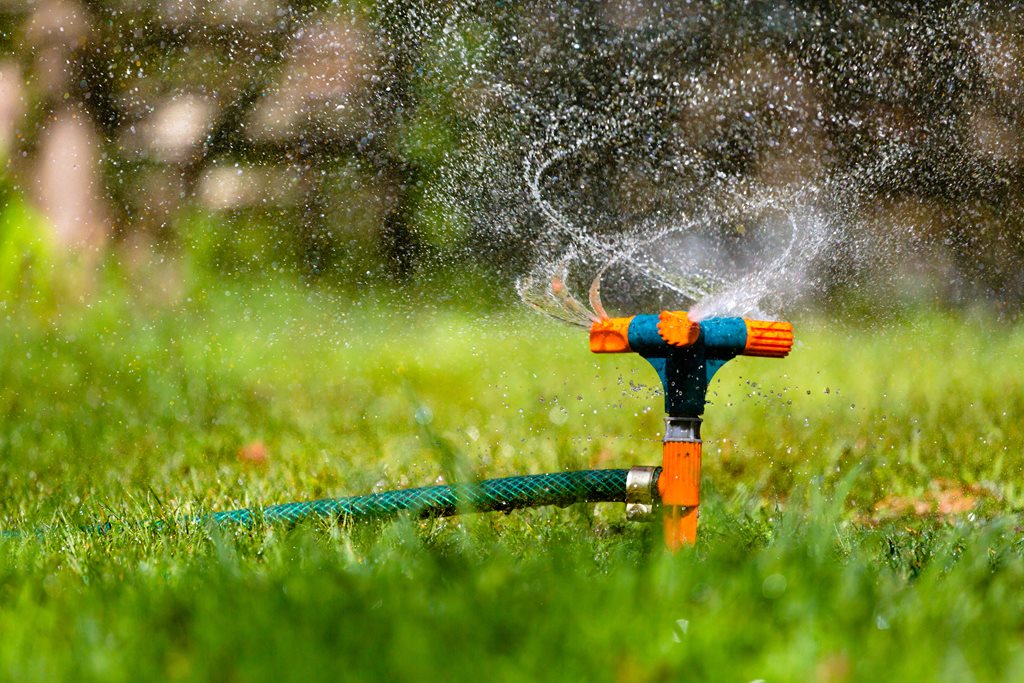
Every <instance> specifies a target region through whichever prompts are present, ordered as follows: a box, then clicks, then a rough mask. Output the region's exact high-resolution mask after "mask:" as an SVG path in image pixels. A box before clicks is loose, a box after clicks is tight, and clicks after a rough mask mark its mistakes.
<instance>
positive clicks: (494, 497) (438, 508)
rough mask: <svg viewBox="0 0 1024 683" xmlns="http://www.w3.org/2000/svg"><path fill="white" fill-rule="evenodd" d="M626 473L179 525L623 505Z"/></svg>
mask: <svg viewBox="0 0 1024 683" xmlns="http://www.w3.org/2000/svg"><path fill="white" fill-rule="evenodd" d="M628 472H629V470H581V471H579V472H556V473H555V474H530V475H526V476H519V477H505V478H504V479H488V480H485V481H482V482H479V483H476V484H456V485H454V486H425V487H423V488H416V489H402V490H399V491H385V492H384V493H373V494H370V495H366V496H352V497H350V498H323V499H321V500H312V501H307V502H300V503H282V504H281V505H271V506H270V507H266V508H262V509H241V510H227V511H225V512H214V513H211V514H209V515H204V516H202V517H192V518H187V519H184V520H181V521H184V522H187V523H198V524H207V523H213V524H216V525H218V526H236V525H240V526H247V527H248V526H252V525H254V524H256V523H257V522H258V521H260V520H263V521H264V522H266V523H270V524H281V523H284V524H296V523H298V522H301V521H303V520H305V519H309V518H332V519H336V520H337V521H339V522H358V521H363V520H371V519H388V518H391V517H395V516H397V515H399V514H401V513H403V512H407V513H409V514H410V515H412V516H413V517H420V518H423V517H447V516H449V515H454V514H457V513H459V512H492V511H495V510H505V511H507V510H518V509H520V508H528V507H540V506H543V505H560V506H563V507H564V506H566V505H572V504H573V503H624V502H625V501H626V475H627V473H628ZM168 524H169V522H168V521H164V520H151V521H148V522H146V521H140V522H134V523H116V524H115V523H111V522H103V523H100V524H87V525H85V526H82V527H79V528H80V529H81V530H82V531H85V532H90V533H98V534H105V533H108V532H110V531H113V530H114V529H115V528H117V527H121V528H124V527H133V528H149V529H158V530H159V529H163V528H166V527H167V526H168ZM52 530H53V528H50V529H46V528H42V529H36V530H35V532H24V531H17V530H9V531H0V539H2V538H10V539H17V538H24V537H25V536H27V535H30V534H33V533H34V535H35V536H37V537H40V538H41V537H42V536H43V535H44V534H46V533H48V532H49V531H52Z"/></svg>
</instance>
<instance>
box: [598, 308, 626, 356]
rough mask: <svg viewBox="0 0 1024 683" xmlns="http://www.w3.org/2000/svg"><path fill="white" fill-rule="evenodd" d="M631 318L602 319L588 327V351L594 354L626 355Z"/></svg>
mask: <svg viewBox="0 0 1024 683" xmlns="http://www.w3.org/2000/svg"><path fill="white" fill-rule="evenodd" d="M631 322H633V318H632V317H629V318H604V319H603V320H597V321H595V322H594V324H593V325H591V326H590V350H591V351H593V352H594V353H626V352H627V351H630V350H631V349H630V348H629V324H630V323H631Z"/></svg>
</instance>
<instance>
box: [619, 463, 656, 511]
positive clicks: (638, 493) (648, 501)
mask: <svg viewBox="0 0 1024 683" xmlns="http://www.w3.org/2000/svg"><path fill="white" fill-rule="evenodd" d="M660 470H661V468H660V467H650V466H646V465H637V466H636V467H630V468H629V472H628V473H627V474H626V519H628V520H629V521H631V522H642V521H645V520H648V519H650V518H651V517H653V516H654V503H655V501H657V499H658V498H657V495H658V491H657V488H658V472H659V471H660Z"/></svg>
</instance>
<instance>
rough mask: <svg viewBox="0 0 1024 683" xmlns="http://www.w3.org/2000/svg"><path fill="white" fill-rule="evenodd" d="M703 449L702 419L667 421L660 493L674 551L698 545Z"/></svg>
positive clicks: (671, 419)
mask: <svg viewBox="0 0 1024 683" xmlns="http://www.w3.org/2000/svg"><path fill="white" fill-rule="evenodd" d="M701 447H702V444H701V441H700V420H699V419H694V418H671V417H670V418H668V419H667V420H666V421H665V443H664V445H663V448H662V461H661V476H660V477H658V494H659V495H660V497H661V504H662V511H663V515H664V519H663V524H664V527H665V545H667V546H668V548H669V549H670V550H673V551H675V550H679V549H680V548H682V547H683V546H685V545H693V544H694V543H696V542H697V515H698V507H699V506H700V460H701Z"/></svg>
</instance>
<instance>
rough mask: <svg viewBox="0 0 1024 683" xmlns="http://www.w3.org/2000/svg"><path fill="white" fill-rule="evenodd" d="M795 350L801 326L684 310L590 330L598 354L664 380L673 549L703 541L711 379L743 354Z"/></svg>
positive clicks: (667, 518) (662, 479) (666, 500)
mask: <svg viewBox="0 0 1024 683" xmlns="http://www.w3.org/2000/svg"><path fill="white" fill-rule="evenodd" d="M792 346H793V326H792V325H791V324H789V323H786V322H770V321H764V320H748V319H746V318H732V317H729V318H707V319H705V320H701V321H700V322H694V321H692V320H690V317H689V315H688V314H687V313H686V312H684V311H662V312H661V313H660V314H659V315H635V316H632V317H629V318H607V317H603V318H602V319H600V320H597V321H596V322H594V324H593V326H592V327H591V328H590V350H591V351H593V352H594V353H627V352H633V353H638V354H640V355H641V356H642V357H643V358H644V359H646V360H647V362H648V363H650V364H651V366H652V367H653V368H654V370H655V372H657V373H658V377H659V378H660V379H661V384H662V387H663V388H664V391H665V413H666V414H667V415H668V417H667V418H666V420H665V425H666V426H665V440H664V448H663V452H662V472H661V475H660V476H659V477H658V484H657V486H658V493H659V496H660V498H661V503H662V505H663V508H664V513H665V514H664V527H665V542H666V544H667V545H668V547H669V548H671V549H673V550H675V549H678V548H679V547H681V546H683V545H688V544H692V543H694V542H695V541H696V537H697V507H698V505H699V503H700V468H701V440H700V422H701V420H700V415H701V414H702V413H703V412H704V404H705V402H706V395H707V390H708V385H709V384H710V382H711V378H712V377H714V375H715V373H716V372H718V370H719V369H720V368H721V367H722V366H723V365H725V364H726V362H728V361H729V360H731V359H732V358H735V357H736V356H740V355H743V356H762V357H767V358H783V357H785V356H786V355H787V354H789V351H790V349H791V348H792Z"/></svg>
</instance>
